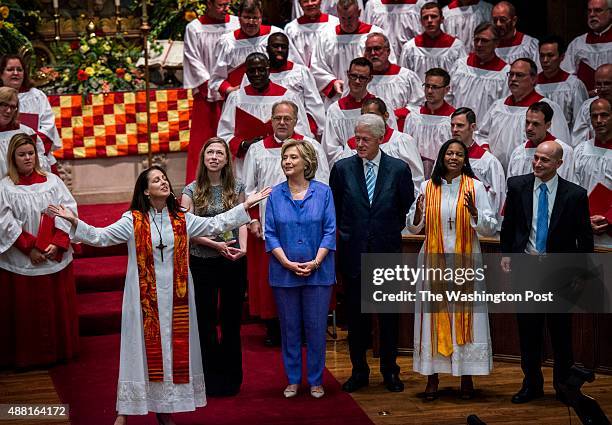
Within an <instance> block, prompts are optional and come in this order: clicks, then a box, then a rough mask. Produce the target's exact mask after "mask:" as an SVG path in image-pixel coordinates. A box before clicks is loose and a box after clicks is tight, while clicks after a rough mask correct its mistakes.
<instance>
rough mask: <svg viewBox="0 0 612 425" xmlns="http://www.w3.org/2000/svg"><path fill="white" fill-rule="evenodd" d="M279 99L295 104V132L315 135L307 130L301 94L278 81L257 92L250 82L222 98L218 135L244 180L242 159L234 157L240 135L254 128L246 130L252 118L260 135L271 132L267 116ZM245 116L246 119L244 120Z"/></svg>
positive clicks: (308, 135) (237, 175)
mask: <svg viewBox="0 0 612 425" xmlns="http://www.w3.org/2000/svg"><path fill="white" fill-rule="evenodd" d="M281 100H290V101H292V102H294V103H295V104H296V105H298V120H297V123H296V125H295V131H296V132H297V133H299V134H303V135H305V136H307V137H314V136H313V135H312V133H311V132H310V127H309V125H308V118H307V117H306V112H305V108H304V103H303V101H302V99H301V97H300V96H299V95H298V94H297V93H294V92H292V91H291V90H287V89H286V88H284V87H281V86H279V85H278V84H275V83H273V82H270V84H269V86H268V88H267V89H266V90H265V91H264V92H263V93H259V92H257V91H256V90H255V89H254V88H253V87H252V86H250V85H249V86H246V87H241V88H240V89H239V90H236V91H233V92H231V93H230V95H229V96H228V98H227V100H226V101H225V105H223V112H222V113H221V119H220V120H219V127H218V129H217V135H218V136H219V137H220V138H222V139H223V140H225V142H226V143H227V144H228V145H229V147H230V150H231V152H232V154H233V155H234V158H233V165H234V172H235V175H236V178H237V179H240V180H243V181H244V178H243V174H242V170H243V163H244V158H239V157H236V156H235V155H236V153H237V152H238V149H239V146H240V143H241V142H242V140H244V137H241V135H243V134H244V132H245V131H249V130H251V131H253V130H254V129H253V128H250V129H249V126H250V125H251V120H252V121H253V122H256V121H258V122H257V124H258V125H259V126H260V128H258V130H261V134H258V135H260V136H262V137H263V136H266V135H267V134H268V133H267V131H268V132H269V131H271V124H270V118H271V117H272V105H274V104H275V103H276V102H278V101H281ZM245 116H246V117H247V120H245ZM264 126H265V127H266V128H267V131H266V130H264V129H263V127H264Z"/></svg>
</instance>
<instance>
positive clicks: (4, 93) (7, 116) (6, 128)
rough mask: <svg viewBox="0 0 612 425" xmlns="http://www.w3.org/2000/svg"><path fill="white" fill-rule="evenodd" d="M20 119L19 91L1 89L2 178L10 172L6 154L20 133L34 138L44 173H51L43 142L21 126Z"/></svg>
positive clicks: (0, 160) (0, 154) (0, 144)
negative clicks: (10, 144) (16, 135)
mask: <svg viewBox="0 0 612 425" xmlns="http://www.w3.org/2000/svg"><path fill="white" fill-rule="evenodd" d="M18 118H19V98H18V97H17V90H15V89H14V88H12V87H0V176H6V173H7V172H8V164H7V162H6V153H7V151H8V147H9V143H10V141H11V138H12V137H13V136H14V135H15V134H19V133H25V134H28V135H31V136H33V137H34V139H35V140H36V152H37V153H38V161H39V162H40V167H41V168H42V169H43V170H44V171H51V166H50V165H49V162H48V161H47V157H46V155H45V146H44V144H43V142H42V140H41V139H40V137H38V135H37V134H36V133H35V132H34V130H32V129H31V128H30V127H28V126H25V125H23V124H20V123H19V121H18Z"/></svg>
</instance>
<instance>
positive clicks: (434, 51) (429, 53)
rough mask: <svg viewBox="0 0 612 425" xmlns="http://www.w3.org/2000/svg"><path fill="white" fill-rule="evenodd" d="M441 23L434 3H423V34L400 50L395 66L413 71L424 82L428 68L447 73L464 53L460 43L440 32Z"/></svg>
mask: <svg viewBox="0 0 612 425" xmlns="http://www.w3.org/2000/svg"><path fill="white" fill-rule="evenodd" d="M443 22H444V17H443V16H442V8H441V7H440V6H438V4H436V3H426V4H425V6H423V7H422V8H421V25H422V27H423V30H424V31H423V33H422V34H419V35H417V36H415V37H414V38H413V39H411V40H409V41H408V42H407V43H406V44H404V46H403V47H402V55H401V56H400V60H399V64H400V65H401V66H403V67H406V68H408V69H411V70H413V71H414V72H416V74H417V75H418V76H419V78H421V79H425V72H426V71H427V70H428V69H431V68H442V69H445V70H450V69H451V67H452V66H453V64H454V63H455V62H456V61H457V60H458V59H459V58H462V57H464V56H466V55H467V53H468V52H467V50H466V49H465V45H464V44H463V42H462V41H461V40H459V39H458V38H455V37H453V36H452V35H450V34H447V33H445V32H442V29H441V25H442V23H443Z"/></svg>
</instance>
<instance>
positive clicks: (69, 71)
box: [37, 34, 145, 95]
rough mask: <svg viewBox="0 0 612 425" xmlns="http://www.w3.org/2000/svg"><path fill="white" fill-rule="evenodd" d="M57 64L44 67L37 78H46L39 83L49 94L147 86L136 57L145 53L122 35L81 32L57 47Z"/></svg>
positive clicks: (121, 89)
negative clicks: (43, 83)
mask: <svg viewBox="0 0 612 425" xmlns="http://www.w3.org/2000/svg"><path fill="white" fill-rule="evenodd" d="M53 53H54V54H55V57H56V58H57V59H58V64H57V65H54V66H53V67H42V68H40V69H39V70H38V75H37V78H38V79H41V80H44V81H47V83H46V84H45V85H43V86H42V87H40V89H41V90H43V91H44V92H46V93H49V94H51V93H52V94H62V93H81V94H83V95H88V94H92V93H108V92H111V91H133V90H139V89H143V88H144V85H145V83H144V79H143V75H142V73H141V72H140V71H139V70H138V69H137V68H136V65H135V64H136V61H137V60H138V58H139V57H141V56H142V50H141V48H140V47H139V46H137V45H134V44H132V43H129V42H127V41H125V40H124V39H123V38H122V37H110V36H108V37H98V36H96V35H95V34H91V35H86V36H82V37H81V38H79V39H78V40H75V41H72V42H70V43H60V44H59V45H58V46H56V47H54V52H53Z"/></svg>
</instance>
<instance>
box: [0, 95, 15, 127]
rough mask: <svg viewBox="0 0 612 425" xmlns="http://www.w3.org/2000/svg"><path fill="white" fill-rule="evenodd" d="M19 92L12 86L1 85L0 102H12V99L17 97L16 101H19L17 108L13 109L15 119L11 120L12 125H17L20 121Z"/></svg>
mask: <svg viewBox="0 0 612 425" xmlns="http://www.w3.org/2000/svg"><path fill="white" fill-rule="evenodd" d="M18 94H19V92H17V90H15V89H14V88H12V87H0V102H7V103H8V102H10V101H11V100H13V99H15V101H16V103H17V109H15V110H14V111H13V119H11V122H10V123H9V125H11V126H15V127H16V126H17V125H19V124H18V121H17V119H18V118H19V96H18Z"/></svg>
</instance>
